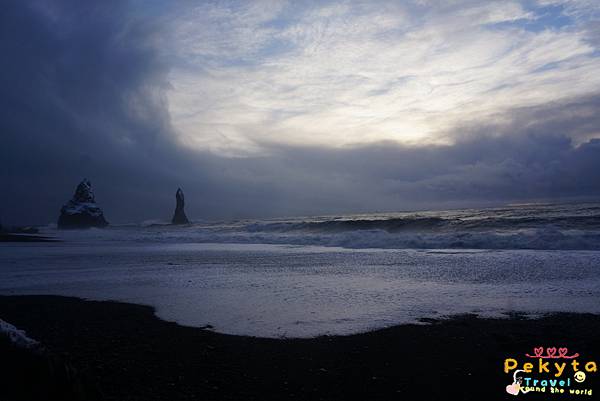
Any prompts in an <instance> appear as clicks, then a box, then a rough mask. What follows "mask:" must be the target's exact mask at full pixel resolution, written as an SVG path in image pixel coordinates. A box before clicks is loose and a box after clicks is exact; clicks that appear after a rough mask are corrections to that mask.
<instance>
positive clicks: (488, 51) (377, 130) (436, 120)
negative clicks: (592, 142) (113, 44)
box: [168, 0, 600, 155]
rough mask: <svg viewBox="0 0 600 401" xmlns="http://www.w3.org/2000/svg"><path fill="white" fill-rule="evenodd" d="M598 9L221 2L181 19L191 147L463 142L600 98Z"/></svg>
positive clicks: (583, 4)
mask: <svg viewBox="0 0 600 401" xmlns="http://www.w3.org/2000/svg"><path fill="white" fill-rule="evenodd" d="M599 10H600V2H596V1H591V0H589V1H586V0H583V1H562V2H559V1H550V0H543V1H542V0H540V1H521V2H518V1H514V2H510V1H498V2H491V1H455V2H435V1H426V0H422V1H413V2H408V1H407V2H381V3H379V2H358V1H349V2H329V3H324V2H268V1H264V2H259V1H254V2H214V3H208V2H206V3H205V2H203V3H196V4H194V5H190V6H186V7H183V8H178V9H177V10H175V11H174V12H173V13H172V17H171V18H172V26H173V27H174V32H173V34H174V35H173V40H172V41H173V44H172V47H171V48H170V50H169V52H172V54H171V53H170V54H169V56H170V57H172V58H174V59H175V60H176V62H175V66H174V67H173V69H172V70H171V74H170V82H171V85H172V88H171V90H170V91H169V94H168V98H169V99H168V100H169V109H170V113H171V118H172V122H173V125H174V127H175V128H176V130H177V133H178V135H179V139H180V141H181V142H182V143H183V144H185V145H186V146H190V147H194V148H200V149H207V150H211V151H213V152H216V153H219V154H224V155H248V154H260V153H262V152H265V149H267V148H268V147H269V146H273V145H277V144H283V145H314V146H325V147H343V146H351V145H357V144H366V143H373V142H377V141H384V140H391V141H397V142H400V143H405V144H415V145H421V144H429V143H451V142H452V141H453V136H454V135H456V134H457V133H458V134H460V132H458V131H459V130H458V129H457V127H460V126H462V125H465V124H469V122H472V121H481V120H484V121H495V120H502V119H503V118H505V116H506V113H507V112H510V110H511V109H514V108H521V107H528V106H537V105H543V104H547V103H549V102H555V101H563V100H568V99H571V98H575V97H578V96H585V95H587V94H592V93H594V92H596V91H597V89H598V88H599V87H600V74H599V73H598V71H600V58H599V57H598V55H599V52H598V47H597V45H598V42H599V40H598V37H599V36H600V35H599V33H598V28H597V27H595V25H594V24H593V20H594V18H597V17H598V15H599V14H600V12H599Z"/></svg>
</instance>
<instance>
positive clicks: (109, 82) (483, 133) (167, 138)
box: [0, 1, 600, 224]
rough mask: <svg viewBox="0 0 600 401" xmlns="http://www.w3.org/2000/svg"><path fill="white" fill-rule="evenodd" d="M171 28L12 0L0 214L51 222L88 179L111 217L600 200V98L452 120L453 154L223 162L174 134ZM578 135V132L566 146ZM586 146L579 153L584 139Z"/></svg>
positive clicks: (286, 156) (120, 14) (106, 10)
mask: <svg viewBox="0 0 600 401" xmlns="http://www.w3.org/2000/svg"><path fill="white" fill-rule="evenodd" d="M167 34H168V32H165V30H164V28H163V27H162V26H159V25H157V24H156V22H152V20H149V19H145V18H144V17H143V16H139V15H137V14H136V13H134V12H132V10H131V9H130V8H129V6H128V4H127V3H126V2H122V1H105V2H96V3H93V2H80V1H55V2H21V1H8V2H4V3H3V9H2V13H0V52H1V54H2V60H3V61H2V64H1V67H0V70H1V74H0V87H1V94H0V132H1V135H2V146H1V147H0V157H1V164H2V169H1V171H0V205H1V209H0V219H1V220H2V221H4V222H8V223H12V224H34V223H47V222H53V221H55V219H56V217H57V215H58V211H59V209H60V206H61V205H62V204H63V203H64V202H65V201H66V200H67V199H68V198H69V197H70V196H71V194H72V192H73V190H74V187H75V185H76V184H77V183H78V182H79V181H80V180H81V179H82V178H83V177H87V178H89V179H91V180H92V183H93V185H94V188H95V191H96V197H97V199H98V201H99V202H100V205H101V206H102V207H103V208H104V210H105V215H106V216H107V218H108V219H109V220H110V221H113V222H126V221H140V220H144V219H151V218H160V219H168V218H169V217H170V214H171V212H172V208H173V206H174V199H173V198H174V193H175V189H176V188H177V187H178V186H182V187H183V188H184V190H185V192H186V198H187V200H188V215H189V216H190V217H192V218H231V217H252V216H272V215H288V214H314V213H336V212H344V211H373V210H399V209H406V208H426V207H447V206H460V205H476V204H497V203H502V202H507V201H519V200H528V199H550V198H571V197H594V196H599V195H600V184H599V183H600V141H598V140H590V138H591V137H593V136H594V135H598V133H599V131H598V127H600V117H599V115H598V113H597V110H598V109H599V106H600V96H591V97H587V98H582V99H572V100H571V101H569V102H563V103H560V104H558V103H557V104H549V105H546V106H544V107H537V108H529V109H516V110H513V111H511V113H510V114H509V117H510V118H507V116H506V115H504V116H501V117H502V118H499V119H498V121H503V122H502V123H495V122H494V121H491V122H490V121H488V122H485V123H484V122H477V121H476V119H474V121H476V122H471V123H470V124H468V125H466V124H465V125H464V126H461V127H456V128H455V129H454V130H453V131H452V132H449V133H448V134H449V137H453V138H455V137H458V138H459V139H458V140H457V142H456V143H455V144H454V145H451V146H428V147H403V146H400V145H397V144H393V143H377V144H372V145H369V146H363V147H356V148H346V149H327V148H317V147H284V146H274V145H264V146H265V147H266V148H267V149H268V151H269V156H264V157H247V158H224V157H219V156H216V155H212V154H210V153H206V152H204V153H203V152H197V151H192V150H189V149H184V148H181V147H180V146H178V145H176V143H175V141H174V140H173V138H174V135H173V132H172V128H171V125H170V121H169V113H168V111H167V104H166V98H165V91H166V89H167V88H168V80H167V74H168V68H169V66H168V64H167V63H166V60H164V59H162V58H161V57H160V52H159V51H158V50H159V44H160V43H161V38H162V37H163V36H164V35H167ZM571 138H572V139H571ZM576 145H578V146H576Z"/></svg>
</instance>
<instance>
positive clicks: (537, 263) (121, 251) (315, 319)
mask: <svg viewBox="0 0 600 401" xmlns="http://www.w3.org/2000/svg"><path fill="white" fill-rule="evenodd" d="M42 231H43V233H44V234H47V235H54V236H57V237H59V238H61V239H62V240H63V241H62V242H57V243H4V244H0V294H2V295H9V294H56V295H69V296H78V297H83V298H88V299H97V300H117V301H125V302H133V303H140V304H146V305H151V306H154V307H155V308H156V311H157V315H158V316H159V317H160V318H163V319H165V320H169V321H176V322H178V323H180V324H183V325H190V326H205V325H212V326H213V327H214V328H215V330H216V331H219V332H223V333H230V334H242V335H254V336H262V337H311V336H317V335H323V334H330V335H331V334H351V333H356V332H362V331H367V330H373V329H377V328H381V327H386V326H390V325H395V324H400V323H413V322H418V321H419V319H421V318H444V317H446V316H449V315H452V314H457V313H477V314H479V315H482V316H506V314H507V313H509V312H514V311H518V312H524V313H529V314H534V315H535V314H539V313H544V312H551V311H572V312H592V313H600V302H599V301H600V205H598V204H566V205H519V206H511V207H505V208H497V209H479V210H477V209H469V210H458V211H442V212H419V213H415V212H412V213H408V212H407V213H386V214H368V215H365V214H362V215H344V216H322V217H310V218H308V217H307V218H293V219H277V220H247V221H225V222H196V223H194V224H192V225H189V226H181V227H178V226H170V225H167V224H160V223H156V222H147V223H145V224H142V225H134V224H132V225H121V226H112V227H109V228H106V229H91V230H75V231H57V230H56V229H55V228H52V227H47V228H44V229H43V230H42ZM0 318H1V316H0Z"/></svg>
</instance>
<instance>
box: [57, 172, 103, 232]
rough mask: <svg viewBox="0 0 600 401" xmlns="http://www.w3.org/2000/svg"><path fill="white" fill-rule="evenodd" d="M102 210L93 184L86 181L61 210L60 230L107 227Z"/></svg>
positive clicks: (78, 187)
mask: <svg viewBox="0 0 600 401" xmlns="http://www.w3.org/2000/svg"><path fill="white" fill-rule="evenodd" d="M107 225H108V222H107V221H106V219H105V218H104V213H103V212H102V209H100V207H98V205H97V204H96V200H95V198H94V192H93V191H92V183H91V182H90V181H89V180H87V179H84V180H83V181H81V182H80V183H79V185H78V186H77V189H76V190H75V194H74V195H73V199H71V200H70V201H69V202H67V203H66V204H65V205H64V206H63V207H62V209H61V210H60V217H59V218H58V228H89V227H106V226H107Z"/></svg>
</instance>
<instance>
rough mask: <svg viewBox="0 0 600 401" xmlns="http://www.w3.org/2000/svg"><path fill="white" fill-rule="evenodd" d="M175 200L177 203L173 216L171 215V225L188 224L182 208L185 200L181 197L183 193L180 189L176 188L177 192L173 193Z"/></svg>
mask: <svg viewBox="0 0 600 401" xmlns="http://www.w3.org/2000/svg"><path fill="white" fill-rule="evenodd" d="M175 200H176V201H177V205H176V206H175V214H173V220H171V223H173V224H189V223H190V221H189V220H188V218H187V216H186V215H185V211H184V210H183V208H184V207H185V199H184V197H183V191H182V190H181V188H177V192H175Z"/></svg>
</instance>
